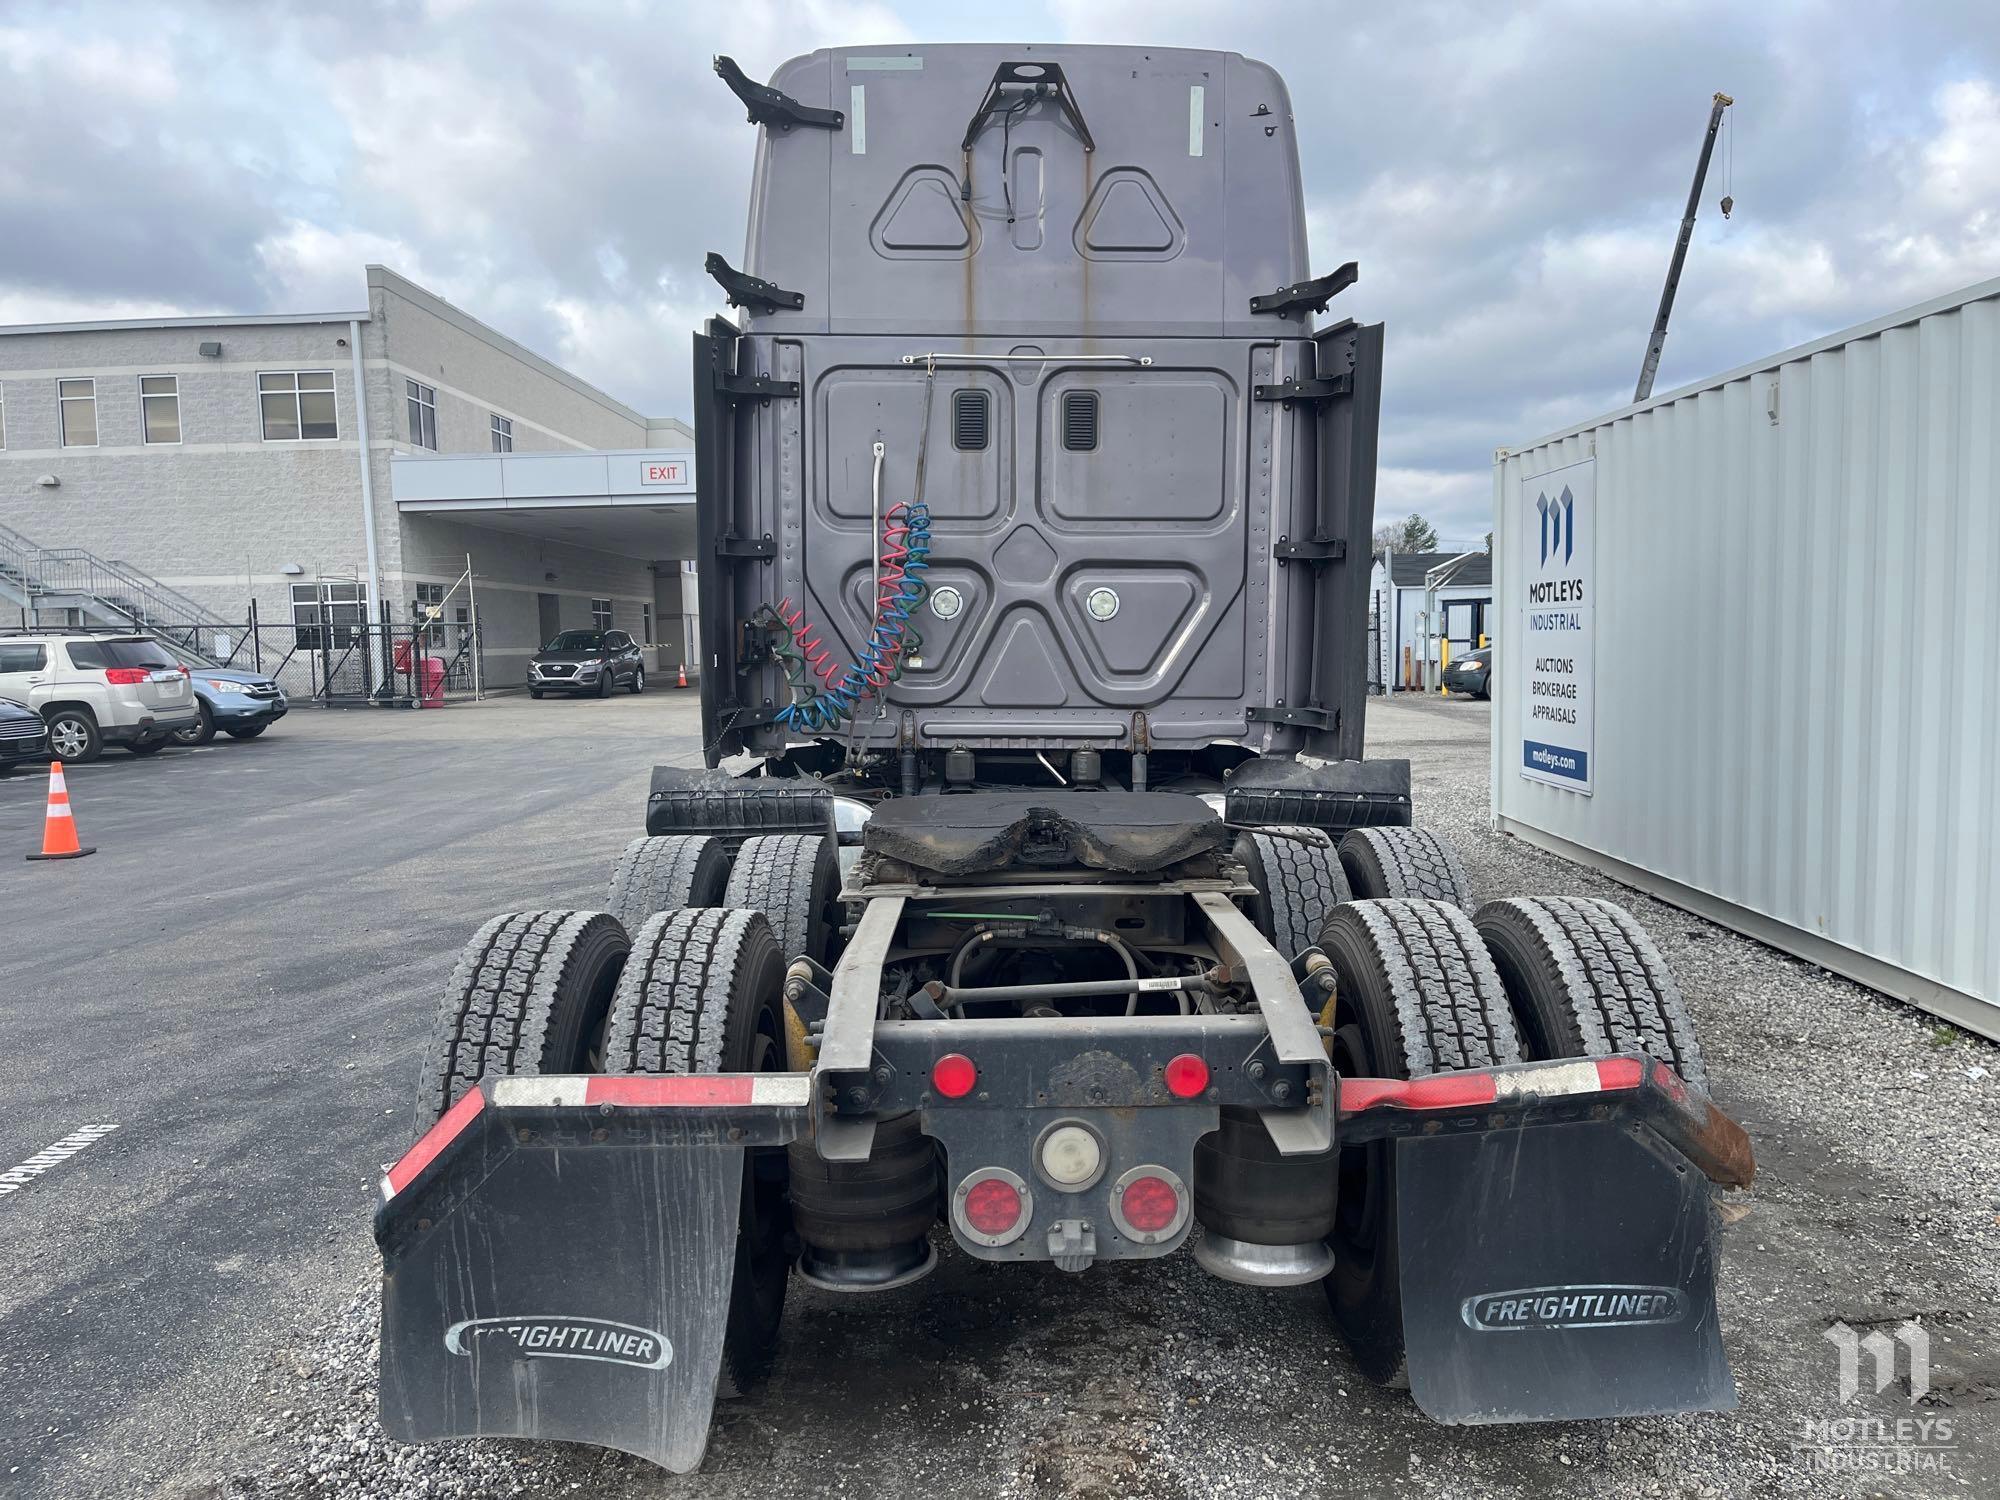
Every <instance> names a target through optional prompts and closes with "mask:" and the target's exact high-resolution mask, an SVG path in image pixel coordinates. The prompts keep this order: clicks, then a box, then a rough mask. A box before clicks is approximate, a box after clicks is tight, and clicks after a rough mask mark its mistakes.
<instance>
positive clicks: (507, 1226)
mask: <svg viewBox="0 0 2000 1500" xmlns="http://www.w3.org/2000/svg"><path fill="white" fill-rule="evenodd" d="M735 1081H736V1080H733V1079H731V1078H729V1077H727V1076H724V1077H720V1078H717V1077H709V1078H698V1079H697V1078H687V1079H591V1080H588V1081H586V1080H584V1079H581V1078H577V1079H508V1080H501V1081H500V1082H499V1083H498V1084H495V1083H491V1082H489V1083H487V1084H485V1085H484V1086H483V1093H484V1095H485V1100H486V1107H484V1108H478V1107H476V1106H474V1107H472V1108H471V1109H470V1111H469V1112H468V1113H467V1115H466V1118H465V1119H464V1120H462V1121H460V1122H458V1124H457V1126H456V1129H455V1131H454V1132H453V1133H452V1134H450V1135H449V1136H447V1138H446V1139H445V1141H444V1143H443V1144H442V1145H440V1146H438V1147H437V1149H436V1150H435V1151H433V1152H431V1154H430V1156H429V1157H427V1158H425V1159H424V1160H423V1161H421V1162H420V1163H419V1165H418V1169H417V1171H416V1173H415V1174H414V1176H413V1177H412V1178H411V1180H409V1181H408V1183H407V1184H406V1185H402V1186H399V1185H398V1183H397V1173H398V1172H401V1171H403V1170H404V1168H405V1167H406V1166H407V1165H408V1164H409V1163H410V1162H411V1160H412V1158H416V1157H419V1156H420V1154H421V1153H423V1152H424V1151H425V1150H426V1147H427V1146H428V1145H429V1144H430V1143H431V1142H432V1140H433V1137H435V1136H437V1135H438V1134H439V1132H442V1131H445V1130H446V1129H447V1127H450V1126H452V1125H453V1120H452V1117H451V1116H450V1115H448V1116H447V1117H446V1119H445V1121H443V1122H441V1123H440V1125H439V1126H438V1127H437V1129H436V1130H434V1131H433V1132H432V1134H431V1135H430V1136H426V1137H425V1140H424V1141H423V1142H419V1143H418V1146H417V1147H416V1148H413V1150H412V1152H411V1153H410V1156H408V1157H405V1159H404V1163H401V1164H399V1165H398V1167H397V1168H395V1169H392V1171H391V1174H390V1178H389V1179H388V1184H387V1186H388V1188H389V1189H393V1190H394V1191H393V1193H392V1196H390V1197H389V1199H388V1201H387V1202H385V1203H384V1204H383V1205H382V1207H381V1209H380V1210H379V1212H378V1214H377V1217H376V1226H375V1233H376V1239H377V1242H378V1244H379V1245H380V1247H381V1251H382V1259H383V1281H382V1355H381V1380H382V1388H381V1416H382V1426H383V1429H384V1430H385V1431H386V1432H387V1433H388V1434H389V1436H391V1437H393V1438H396V1439H399V1440H401V1441H403V1442H412V1443H421V1442H429V1441H432V1440H434V1439H438V1438H467V1437H528V1438H554V1439H560V1440H564V1441H568V1442H579V1443H594V1444H597V1445H599V1446H601V1447H606V1448H617V1449H620V1450H622V1451H624V1452H627V1453H633V1454H637V1455H639V1456H640V1457H642V1458H647V1459H650V1460H652V1461H653V1462H654V1463H657V1464H659V1465H661V1466H663V1467H665V1468H667V1469H670V1470H672V1471H674V1472H675V1473H687V1472H689V1471H690V1470H692V1469H694V1468H695V1467H696V1466H697V1465H699V1464H700V1462H701V1457H702V1453H703V1450H704V1449H705V1448H706V1446H707V1443H708V1427H709V1417H710V1413H711V1410H712V1408H713V1406H714V1401H715V1392H716V1381H717V1377H718V1374H719V1372H720V1369H721V1361H722V1346H723V1339H724V1336H725V1334H726V1332H727V1324H728V1318H729V1303H730V1289H731V1286H732V1285H733V1282H734V1277H735V1268H736V1241H737V1220H738V1214H739V1211H740V1205H741V1194H742V1189H743V1181H744V1165H745V1153H746V1149H747V1148H748V1147H750V1146H758V1145H778V1144H782V1143H783V1142H784V1141H786V1140H789V1139H791V1138H792V1137H793V1136H795V1135H797V1134H798V1131H799V1129H800V1127H801V1124H802V1122H803V1117H804V1114H805V1109H804V1103H803V1099H804V1092H803V1085H804V1080H803V1078H800V1079H798V1080H797V1084H798V1087H799V1102H798V1104H797V1105H796V1107H792V1108H786V1109H783V1110H773V1109H771V1108H768V1107H760V1108H753V1107H751V1106H750V1105H749V1104H748V1101H747V1098H746V1099H745V1100H744V1102H743V1103H742V1104H740V1105H738V1106H737V1107H733V1108H732V1107H729V1106H728V1105H725V1104H722V1103H720V1102H719V1101H718V1100H717V1099H715V1098H713V1097H711V1098H709V1099H707V1100H706V1101H704V1102H703V1103H701V1104H699V1105H697V1106H695V1107H678V1108H668V1107H654V1108H638V1109H628V1108H621V1107H618V1105H617V1104H614V1103H611V1102H605V1101H600V1100H599V1098H598V1097H596V1096H597V1094H598V1093H600V1092H608V1091H609V1090H611V1089H613V1088H615V1087H616V1086H619V1085H628V1086H640V1087H647V1086H650V1087H652V1088H654V1089H658V1088H660V1087H661V1086H669V1085H672V1086H682V1087H685V1086H688V1085H708V1086H714V1085H728V1084H731V1083H732V1082H735ZM740 1081H741V1083H742V1084H743V1085H744V1086H745V1088H746V1089H747V1088H748V1086H749V1085H750V1080H749V1079H747V1078H745V1079H742V1080H740ZM786 1082H787V1083H788V1084H789V1083H790V1082H791V1080H786ZM766 1086H767V1085H766V1084H765V1082H764V1080H759V1083H758V1087H760V1088H763V1087H766ZM586 1087H588V1088H589V1089H590V1091H591V1092H590V1097H589V1099H588V1101H587V1103H586V1098H585V1093H584V1091H585V1089H586ZM509 1090H511V1091H512V1093H513V1099H512V1101H511V1104H512V1107H509V1103H510V1101H509V1100H508V1095H507V1091H509ZM570 1093H573V1094H575V1095H576V1097H575V1098H574V1099H571V1098H569V1097H568V1094H570ZM475 1097H478V1096H475V1095H468V1096H467V1100H465V1101H461V1105H465V1104H467V1103H468V1102H469V1101H470V1100H472V1099H473V1098H475ZM734 1102H735V1101H731V1103H734ZM788 1102H789V1101H788ZM579 1106H585V1107H579ZM459 1112H460V1111H457V1110H455V1111H454V1112H453V1113H454V1114H457V1113H459Z"/></svg>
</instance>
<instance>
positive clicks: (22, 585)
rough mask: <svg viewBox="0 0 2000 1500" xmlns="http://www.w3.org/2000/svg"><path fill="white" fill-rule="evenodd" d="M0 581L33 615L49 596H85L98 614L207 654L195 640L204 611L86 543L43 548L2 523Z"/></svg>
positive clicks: (197, 652)
mask: <svg viewBox="0 0 2000 1500" xmlns="http://www.w3.org/2000/svg"><path fill="white" fill-rule="evenodd" d="M0 580H4V581H5V582H6V583H8V584H10V585H12V587H13V588H14V589H15V590H16V591H18V592H19V593H20V594H21V595H22V598H23V600H24V601H25V607H26V609H27V610H28V612H29V613H31V614H32V613H34V612H35V611H36V609H37V607H38V604H39V601H41V600H43V599H45V598H47V597H49V596H58V597H61V596H68V597H72V598H79V599H84V600H87V601H89V602H90V603H91V604H92V605H94V606H96V609H97V612H98V613H99V614H102V615H107V616H111V617H113V618H116V619H121V620H123V621H124V622H126V623H129V624H130V625H131V626H132V627H133V628H135V629H137V630H143V631H145V632H146V633H148V634H150V635H154V636H157V637H159V638H160V639H161V640H163V641H165V642H167V643H168V644H170V645H173V646H175V647H177V648H179V650H181V651H182V652H184V653H193V654H194V655H196V656H201V657H207V653H206V652H204V651H203V650H202V649H201V647H200V646H199V644H197V641H198V636H199V632H200V629H201V627H202V625H203V624H204V623H205V621H206V618H207V615H208V613H209V612H208V611H206V610H204V609H203V608H202V606H201V605H199V604H197V603H195V601H194V600H192V599H190V598H188V597H187V595H185V594H182V593H178V592H176V591H175V590H173V589H171V588H168V587H167V585H165V584H164V583H161V582H160V581H159V580H158V579H157V578H153V577H150V576H148V575H147V574H145V573H141V572H140V571H139V570H138V569H137V568H133V567H129V566H127V565H126V564H124V563H120V562H113V561H111V560H110V559H109V558H104V557H99V556H98V555H97V554H96V553H94V552H91V551H89V550H88V549H86V548H83V547H43V546H40V545H39V544H37V543H36V542H34V541H31V540H30V539H29V538H27V537H25V536H23V535H22V534H21V533H20V532H18V531H15V530H14V529H13V528H11V527H8V526H0ZM211 659H212V658H211Z"/></svg>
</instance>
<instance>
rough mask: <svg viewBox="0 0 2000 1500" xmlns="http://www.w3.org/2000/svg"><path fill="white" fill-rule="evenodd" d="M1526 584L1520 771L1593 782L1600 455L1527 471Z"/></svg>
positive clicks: (1582, 786)
mask: <svg viewBox="0 0 2000 1500" xmlns="http://www.w3.org/2000/svg"><path fill="white" fill-rule="evenodd" d="M1518 494H1519V502H1520V508H1519V510H1518V511H1517V512H1516V514H1517V515H1518V516H1519V517H1520V523H1519V524H1520V527H1521V531H1520V538H1521V540H1520V543H1519V545H1518V547H1517V549H1516V550H1515V552H1514V555H1515V556H1516V557H1517V558H1519V560H1520V566H1521V570H1522V573H1523V575H1525V583H1524V586H1523V588H1522V592H1521V593H1520V594H1519V595H1517V596H1516V597H1517V598H1518V599H1519V600H1520V602H1521V606H1522V612H1521V616H1520V619H1521V626H1522V630H1521V645H1522V649H1524V650H1525V651H1526V653H1527V666H1528V670H1527V671H1526V672H1523V673H1522V674H1521V681H1522V683H1523V684H1524V685H1523V688H1522V691H1521V717H1520V729H1519V733H1520V738H1521V758H1520V762H1519V765H1520V770H1521V774H1522V775H1523V776H1525V777H1528V778H1529V779H1530V780H1534V781H1545V782H1549V783H1551V784H1553V785H1555V786H1560V787H1563V788H1565V789H1567V790H1569V791H1574V792H1583V793H1585V794H1588V793H1589V792H1590V790H1591V786H1592V780H1593V778H1592V767H1591V764H1590V762H1591V747H1592V743H1593V741H1594V739H1595V737H1596V702H1595V674H1594V671H1593V666H1594V624H1595V607H1596V602H1597V601H1596V597H1595V593H1596V589H1595V579H1596V574H1595V564H1596V556H1597V544H1596V536H1595V530H1594V522H1593V517H1594V515H1595V511H1596V499H1597V461H1596V459H1594V458H1588V459H1585V460H1583V461H1582V462H1581V463H1574V464H1569V465H1567V466H1565V467H1563V468H1560V469H1557V470H1555V471H1554V472H1552V473H1549V474H1543V475H1539V476H1537V477H1535V478H1532V479H1524V480H1523V481H1522V482H1521V486H1520V489H1519V491H1518Z"/></svg>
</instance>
